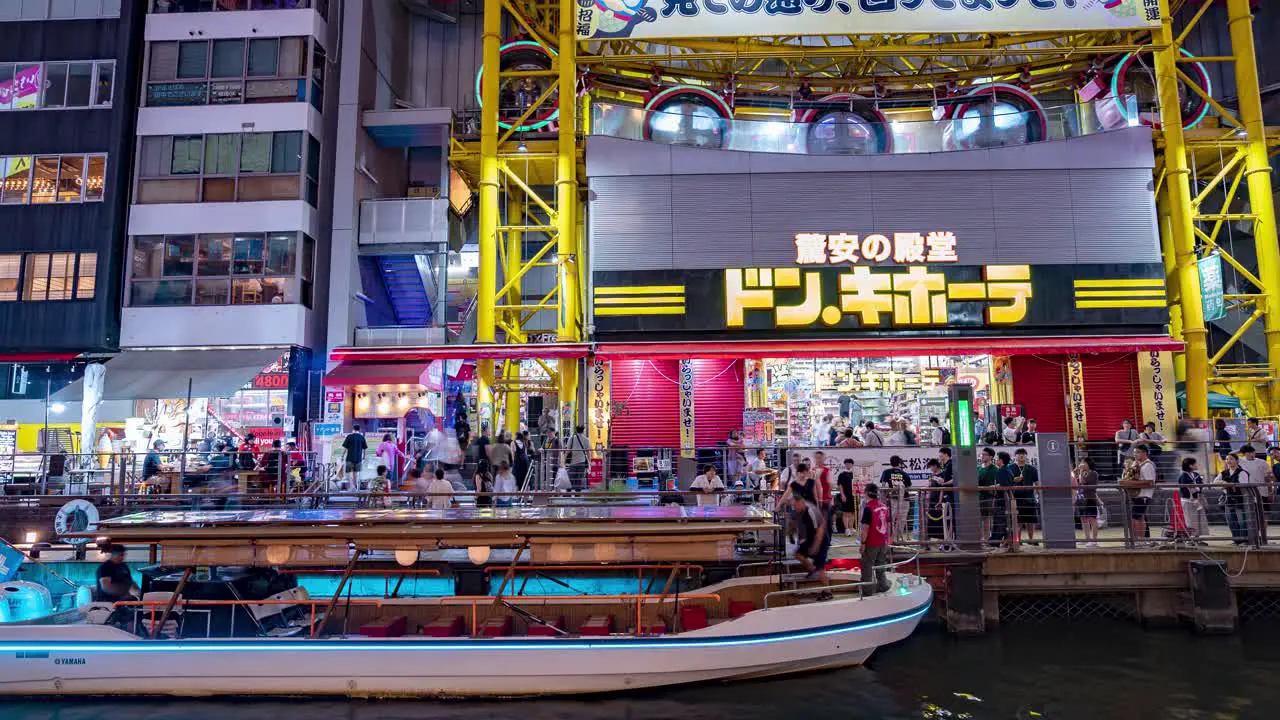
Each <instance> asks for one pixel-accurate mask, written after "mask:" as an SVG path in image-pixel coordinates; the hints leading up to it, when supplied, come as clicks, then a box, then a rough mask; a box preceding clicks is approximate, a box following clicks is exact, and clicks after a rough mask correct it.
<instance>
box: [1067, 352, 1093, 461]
mask: <svg viewBox="0 0 1280 720" xmlns="http://www.w3.org/2000/svg"><path fill="white" fill-rule="evenodd" d="M1067 415H1068V419H1069V420H1070V424H1071V439H1072V440H1075V441H1076V442H1083V441H1084V440H1086V439H1088V437H1089V424H1088V422H1087V421H1086V419H1085V415H1084V365H1082V364H1081V363H1080V356H1079V355H1069V356H1067Z"/></svg>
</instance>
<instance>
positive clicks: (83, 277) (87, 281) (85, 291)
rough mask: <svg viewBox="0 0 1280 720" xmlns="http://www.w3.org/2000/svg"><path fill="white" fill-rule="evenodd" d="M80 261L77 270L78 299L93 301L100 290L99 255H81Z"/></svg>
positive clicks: (87, 253)
mask: <svg viewBox="0 0 1280 720" xmlns="http://www.w3.org/2000/svg"><path fill="white" fill-rule="evenodd" d="M79 260H80V266H79V267H78V268H77V269H76V299H77V300H92V299H93V296H94V293H96V292H97V289H98V253H91V252H85V253H80V255H79Z"/></svg>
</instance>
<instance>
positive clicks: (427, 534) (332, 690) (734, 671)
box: [0, 507, 932, 697]
mask: <svg viewBox="0 0 1280 720" xmlns="http://www.w3.org/2000/svg"><path fill="white" fill-rule="evenodd" d="M618 510H619V509H618V508H614V509H613V510H610V509H608V508H591V509H584V508H525V509H513V510H507V511H504V510H496V511H479V512H477V511H468V512H465V513H464V512H459V511H445V512H444V513H440V512H437V511H427V510H392V511H320V512H319V513H314V512H313V513H309V514H308V513H297V512H295V513H288V512H286V513H284V514H283V515H281V514H280V513H270V514H269V515H270V517H268V516H266V515H262V514H258V515H255V514H254V513H163V514H149V515H143V516H130V517H126V518H121V519H120V520H119V521H116V522H113V523H109V524H104V528H103V529H101V530H100V532H104V533H105V535H106V538H107V539H109V540H111V541H113V542H127V543H129V544H131V545H136V544H140V543H146V544H152V545H155V546H158V552H159V553H160V558H161V561H162V562H163V563H164V564H165V565H166V566H171V567H185V568H187V569H186V570H185V571H184V572H183V574H182V576H181V581H180V582H179V583H178V586H177V587H176V588H175V590H176V591H177V594H176V595H174V594H172V593H166V594H165V595H162V596H158V597H154V596H153V597H151V598H150V599H149V600H147V601H146V602H145V603H142V604H139V603H134V604H118V605H117V606H116V607H115V608H114V609H111V608H103V606H97V607H99V608H102V609H103V610H104V611H105V613H110V614H111V615H112V617H113V618H114V622H111V623H107V624H97V623H95V622H90V621H89V620H88V618H89V617H91V616H93V615H95V613H93V612H91V611H86V612H85V613H83V615H84V618H85V619H84V620H82V621H80V622H77V623H74V624H59V625H15V624H8V625H0V693H6V694H24V695H37V694H51V695H76V694H79V695H138V694H146V695H155V694H162V695H254V694H272V695H291V694H308V695H345V696H446V697H476V696H481V697H483V696H488V697H494V696H504V697H514V696H532V695H556V694H575V693H600V692H616V691H622V690H632V689H639V688H653V687H661V686H668V685H676V684H681V683H690V682H702V681H711V680H721V681H726V680H740V679H746V678H758V677H766V676H772V675H782V674H788V673H796V672H803V671H811V670H820V669H827V668H835V667H844V666H850V665H858V664H860V663H862V662H864V661H866V659H867V658H868V657H869V656H870V655H871V654H872V652H874V651H875V649H876V648H878V647H880V646H883V645H886V644H889V643H893V642H897V641H899V640H903V639H905V638H906V637H908V636H909V635H910V634H911V633H912V631H913V630H914V629H915V628H916V626H917V624H918V623H919V621H920V619H921V617H923V616H924V615H925V614H926V613H927V612H928V610H929V608H930V605H931V603H932V592H931V590H930V588H929V585H928V584H927V583H925V582H923V581H921V580H920V578H919V577H918V576H916V575H910V574H904V573H897V572H894V573H891V574H890V580H891V584H892V588H891V589H890V590H889V591H888V592H883V593H878V594H870V595H865V596H864V593H863V592H862V591H863V590H864V588H862V587H860V586H858V585H857V583H856V580H857V578H856V576H854V575H850V574H848V573H840V572H836V573H833V574H832V583H833V584H832V585H831V586H830V588H828V590H829V591H830V594H831V595H832V597H830V598H829V599H828V598H827V593H824V592H823V590H824V588H822V587H820V586H817V585H815V584H813V583H809V582H804V581H800V582H794V578H790V577H788V576H785V575H780V574H776V573H774V574H768V575H756V576H750V575H749V576H745V577H731V578H728V579H725V580H722V581H720V582H715V583H712V584H709V585H705V586H701V587H697V588H694V589H679V588H673V587H672V583H671V582H670V581H669V582H668V587H666V588H664V591H663V592H662V593H649V594H634V595H609V596H590V595H588V596H581V595H572V596H526V595H519V594H504V592H503V591H504V590H506V589H507V588H508V587H510V588H511V589H512V592H513V593H514V592H515V588H516V585H515V582H514V581H513V582H511V583H510V586H508V583H507V582H506V580H505V579H504V580H503V582H502V587H500V588H499V590H498V591H497V593H496V594H494V595H476V596H461V595H454V596H447V597H430V598H381V599H365V600H364V601H352V600H346V601H344V600H343V599H342V597H341V595H342V588H343V585H344V584H345V583H346V580H347V578H348V577H350V575H351V573H352V572H354V571H355V568H356V566H357V564H358V562H359V561H364V560H372V561H376V560H377V559H378V558H379V556H380V554H381V553H382V552H386V551H390V552H392V553H396V560H397V561H398V562H399V565H392V566H391V567H390V568H389V569H387V570H386V573H387V574H388V575H391V576H394V575H395V574H396V573H397V572H409V571H412V569H413V568H414V567H417V566H419V558H420V550H422V549H430V550H436V549H439V548H449V547H452V548H461V547H466V548H468V550H469V555H470V556H471V557H472V559H473V560H481V564H484V561H485V560H488V559H489V558H488V556H489V554H490V550H491V549H493V548H515V549H516V552H515V553H514V554H513V555H512V560H511V563H510V564H509V565H506V566H505V567H503V564H498V565H496V566H492V569H494V570H498V571H505V575H504V578H507V579H512V580H514V578H515V576H516V574H517V573H519V572H521V571H522V569H523V568H526V567H533V566H534V565H533V564H535V563H543V562H545V561H551V562H550V563H549V564H548V565H541V564H539V565H537V566H538V567H555V566H562V567H583V565H582V561H583V559H584V557H587V558H590V559H591V562H590V563H587V564H588V565H591V566H598V567H602V568H610V567H628V568H630V567H638V566H639V565H637V564H636V563H637V562H639V561H641V560H643V561H645V566H646V567H647V566H652V567H654V568H656V569H663V570H665V569H666V568H670V569H671V574H670V578H671V579H674V578H675V577H676V575H677V573H678V572H681V568H689V567H695V566H693V565H691V563H693V562H710V561H717V562H718V561H722V560H724V559H726V558H732V557H733V540H734V539H735V538H736V537H737V536H738V535H740V534H742V533H746V532H755V533H758V532H766V531H769V530H771V529H772V528H773V526H772V524H771V523H770V521H769V518H768V516H767V515H766V514H764V513H763V512H761V511H758V510H754V509H752V508H746V507H740V508H644V509H640V510H641V511H642V512H640V513H636V512H631V511H622V512H618ZM640 515H642V516H643V517H639V516H640ZM480 543H484V544H483V545H481V544H480ZM348 544H350V547H351V549H350V550H347V547H348ZM602 548H606V549H602ZM339 549H341V551H342V554H344V555H346V556H347V557H348V558H349V559H348V561H347V562H346V563H345V564H343V563H338V564H340V565H343V566H344V568H345V570H344V574H343V576H342V580H341V582H340V583H339V585H338V590H337V593H336V594H335V595H334V596H333V597H330V598H324V599H312V598H310V597H309V596H307V595H306V593H305V592H304V591H302V590H301V589H300V588H290V589H288V590H285V591H282V592H276V593H274V594H273V595H272V596H270V597H269V598H268V599H262V598H249V599H242V600H223V601H218V600H215V601H207V602H201V601H197V600H194V599H187V598H186V597H185V596H184V595H183V592H184V591H186V590H191V589H193V588H196V587H197V585H198V583H196V581H194V580H192V578H193V577H199V576H198V575H195V573H193V570H192V568H193V567H195V566H208V565H218V566H223V567H230V566H239V567H250V568H252V567H259V568H261V567H263V566H264V565H267V564H268V562H267V558H268V556H270V557H271V561H270V563H269V564H270V565H273V566H281V565H287V566H289V567H295V566H311V567H320V566H322V565H326V564H327V565H328V566H329V567H332V566H333V565H334V564H335V563H334V557H335V553H338V551H339ZM481 555H483V556H485V557H484V558H480V556H481ZM606 555H607V556H608V557H604V556H606ZM339 559H341V558H339ZM400 567H403V568H404V570H398V568H400ZM260 572H267V573H274V572H275V571H274V570H264V571H260ZM785 584H794V585H795V587H793V588H791V589H780V587H782V586H784V585H785ZM820 598H821V599H820ZM89 607H90V610H91V609H92V608H93V607H94V606H89ZM217 608H230V610H231V613H232V615H231V616H230V617H231V620H232V623H234V622H235V618H236V615H235V613H236V612H237V611H238V612H241V613H247V614H248V616H249V617H250V620H251V622H249V623H245V622H244V621H241V623H240V628H239V630H234V629H233V630H232V631H231V632H230V633H227V634H230V635H235V637H192V635H193V634H200V631H203V634H204V635H209V634H211V633H210V632H209V630H210V628H212V627H213V626H214V625H215V624H217V623H215V622H214V621H211V620H210V619H209V618H210V617H212V616H211V615H209V614H208V612H209V611H211V610H215V609H217ZM752 608H754V609H752ZM202 612H203V613H205V614H204V615H203V616H202V615H201V613H202ZM105 613H104V612H98V613H96V615H97V616H98V617H97V618H96V619H97V620H99V621H101V620H103V619H104V616H105ZM122 616H131V617H134V618H135V621H134V622H132V623H131V624H130V623H125V624H122V623H120V622H119V620H120V618H121V617H122ZM202 617H203V620H201V619H200V618H202ZM139 619H140V620H139ZM175 628H183V629H181V630H175ZM151 630H154V632H150V631H151ZM352 630H355V631H354V632H353V631H352ZM374 630H377V632H376V633H375V632H374ZM459 632H460V633H461V634H460V635H458V634H457V633H459ZM246 633H248V634H249V635H251V636H248V637H245V636H244V635H245V634H246ZM148 634H150V635H175V636H176V637H170V638H168V639H165V638H155V637H144V635H148ZM215 634H216V633H215ZM373 634H378V635H389V636H387V637H372V636H371V635H373Z"/></svg>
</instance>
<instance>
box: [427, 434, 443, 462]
mask: <svg viewBox="0 0 1280 720" xmlns="http://www.w3.org/2000/svg"><path fill="white" fill-rule="evenodd" d="M443 440H444V433H442V432H440V428H438V427H436V426H434V425H432V426H431V431H430V432H428V433H427V440H426V448H427V454H426V459H427V461H428V462H435V461H437V460H440V459H441V458H442V457H443V456H442V451H443V450H444V448H442V447H441V446H440V444H441V441H443Z"/></svg>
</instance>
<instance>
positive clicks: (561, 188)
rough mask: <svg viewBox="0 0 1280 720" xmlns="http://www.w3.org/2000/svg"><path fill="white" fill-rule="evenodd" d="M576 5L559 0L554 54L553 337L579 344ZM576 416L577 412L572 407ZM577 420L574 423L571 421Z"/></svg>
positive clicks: (573, 371)
mask: <svg viewBox="0 0 1280 720" xmlns="http://www.w3.org/2000/svg"><path fill="white" fill-rule="evenodd" d="M576 17H577V3H575V2H574V0H560V34H559V42H558V47H557V48H556V50H557V55H556V62H557V63H558V65H557V70H558V82H559V84H560V97H559V103H560V131H559V134H558V147H557V150H558V156H557V158H556V231H557V233H558V235H559V238H558V244H557V249H556V253H557V255H558V256H559V263H558V268H557V269H558V270H559V276H560V277H559V282H560V317H559V319H558V322H557V331H556V339H558V340H559V341H560V342H577V341H579V340H581V339H582V335H581V331H582V320H581V318H580V317H579V312H580V309H579V308H580V304H579V302H578V296H579V292H580V290H579V288H578V277H579V272H581V269H580V267H579V265H580V264H581V263H582V262H584V258H583V257H582V256H581V255H580V254H579V253H578V249H579V243H578V223H577V218H578V210H577V204H578V126H577V122H578V93H577V87H578V38H577V35H576V34H575V32H574V26H575V24H576ZM559 390H560V407H561V408H562V412H563V408H565V407H568V406H570V403H574V401H575V398H576V396H577V393H578V361H576V360H561V361H560V387H559ZM572 407H573V408H574V413H575V417H576V416H577V413H578V410H579V409H578V407H577V405H576V404H574V405H572ZM575 422H576V420H575Z"/></svg>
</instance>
